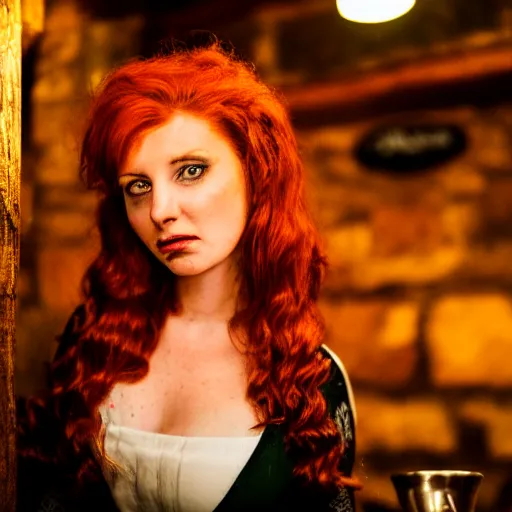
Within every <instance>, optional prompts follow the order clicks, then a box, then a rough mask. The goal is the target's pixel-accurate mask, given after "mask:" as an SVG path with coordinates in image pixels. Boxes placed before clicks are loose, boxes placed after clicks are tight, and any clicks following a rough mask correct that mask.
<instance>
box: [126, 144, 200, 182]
mask: <svg viewBox="0 0 512 512" xmlns="http://www.w3.org/2000/svg"><path fill="white" fill-rule="evenodd" d="M191 160H195V161H198V162H203V163H205V164H207V163H209V159H208V158H207V157H205V156H199V155H196V154H194V152H193V151H191V152H190V153H186V154H185V155H182V156H178V157H176V158H173V159H172V160H170V161H169V165H176V164H180V163H182V162H190V161H191ZM125 176H135V177H142V178H145V177H147V174H145V173H143V172H142V171H139V169H133V170H131V171H130V172H126V173H124V174H122V175H121V176H119V178H118V180H120V179H122V178H124V177H125Z"/></svg>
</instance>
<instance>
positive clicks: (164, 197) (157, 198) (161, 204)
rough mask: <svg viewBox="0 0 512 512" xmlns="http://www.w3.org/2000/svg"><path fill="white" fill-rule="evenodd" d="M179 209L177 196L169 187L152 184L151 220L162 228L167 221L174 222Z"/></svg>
mask: <svg viewBox="0 0 512 512" xmlns="http://www.w3.org/2000/svg"><path fill="white" fill-rule="evenodd" d="M179 213H180V210H179V206H178V201H177V197H176V195H175V194H173V193H172V190H171V187H169V186H167V187H166V186H159V187H157V186H156V185H155V184H153V190H152V204H151V212H150V216H151V220H152V221H153V223H154V224H155V225H156V226H157V227H159V228H162V227H163V226H165V224H167V223H169V222H174V221H175V220H176V219H177V218H178V216H179Z"/></svg>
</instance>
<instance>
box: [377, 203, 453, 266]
mask: <svg viewBox="0 0 512 512" xmlns="http://www.w3.org/2000/svg"><path fill="white" fill-rule="evenodd" d="M441 226H442V224H441V222H440V211H439V209H430V208H428V207H424V206H422V205H419V206H415V205H399V204H397V205H393V204H390V205H381V206H379V207H377V208H376V209H375V210H374V212H373V214H372V231H373V251H372V252H373V255H375V256H377V257H378V258H386V257H393V256H399V255H403V254H430V253H431V252H432V251H433V250H435V249H437V248H438V247H439V246H440V245H441V243H442V241H443V234H442V229H441Z"/></svg>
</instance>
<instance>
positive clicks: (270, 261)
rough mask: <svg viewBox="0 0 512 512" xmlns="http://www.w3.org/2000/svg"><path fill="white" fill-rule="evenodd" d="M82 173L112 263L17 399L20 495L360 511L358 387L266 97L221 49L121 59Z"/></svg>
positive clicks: (201, 507) (136, 506)
mask: <svg viewBox="0 0 512 512" xmlns="http://www.w3.org/2000/svg"><path fill="white" fill-rule="evenodd" d="M81 170H82V177H83V179H84V181H85V183H86V184H87V186H88V187H89V188H90V189H94V190H97V191H99V192H100V194H101V197H100V202H99V210H98V227H99V232H100V235H101V251H100V253H99V255H98V257H97V258H96V260H95V261H94V262H93V263H92V264H91V266H90V267H89V268H88V270H87V272H86V275H85V277H84V286H83V294H84V302H83V304H82V305H81V306H80V307H79V308H78V309H77V310H76V311H75V313H74V314H73V315H72V317H71V319H70V321H69V322H68V325H67V327H66V329H65V331H64V333H63V335H62V336H61V337H60V345H59V349H58V351H57V354H56V357H55V360H54V363H53V365H52V369H51V394H50V396H49V398H48V399H47V400H46V401H44V402H43V401H32V402H30V403H29V404H27V405H26V406H23V405H22V404H21V403H20V405H19V416H20V435H19V447H20V454H21V458H20V482H21V483H20V485H19V488H20V489H22V488H23V486H27V485H30V486H32V489H34V486H35V485H37V487H38V488H39V489H40V491H39V494H44V495H45V496H44V498H43V501H44V499H46V500H48V499H51V500H53V501H54V502H55V503H57V504H58V506H61V507H62V508H63V509H69V510H75V509H79V508H80V507H82V508H83V509H84V510H85V509H87V510H90V507H92V506H100V505H101V506H102V507H107V504H108V506H110V507H112V508H113V509H114V508H115V507H117V508H118V509H120V510H122V511H125V510H126V511H132V510H149V511H151V510H161V509H162V510H181V511H194V512H196V511H197V512H201V511H212V510H215V511H216V512H222V511H228V510H244V511H247V510H308V509H309V510H353V489H354V487H355V486H356V485H357V484H356V482H355V481H354V480H353V479H352V478H351V477H350V474H351V471H352V466H353V459H354V450H355V439H354V412H353V402H352V400H351V392H350V385H349V382H348V380H347V378H346V376H345V374H344V372H343V367H342V365H341V363H340V362H339V360H337V358H336V357H335V356H334V355H333V354H332V353H331V352H330V351H329V350H328V349H327V347H325V346H322V345H321V344H322V336H323V326H322V321H321V317H320V315H319V312H318V309H317V306H316V299H317V297H318V293H319V287H320V283H321V279H322V275H323V272H324V266H325V259H324V256H323V254H322V251H321V249H320V245H319V241H318V235H317V232H316V230H315V228H314V227H313V224H312V222H311V219H310V216H309V214H308V212H307V210H306V207H305V201H304V191H303V168H302V164H301V161H300V159H299V155H298V151H297V146H296V140H295V137H294V135H293V131H292V128H291V125H290V121H289V119H288V116H287V113H286V111H285V109H284V107H283V105H282V103H281V102H280V101H279V99H278V98H277V96H276V95H275V93H273V92H272V91H271V90H270V89H269V88H268V87H267V86H265V85H264V84H263V83H261V82H260V81H259V80H258V79H257V78H256V76H255V74H254V71H253V70H252V69H251V68H250V67H249V66H248V65H246V64H244V63H242V62H240V61H239V60H237V59H236V58H235V57H234V56H233V55H232V53H230V52H228V51H226V50H223V49H222V48H221V46H220V45H219V44H216V43H214V44H212V45H210V46H209V47H206V48H196V49H193V50H182V51H176V52H174V53H173V54H171V55H169V56H159V57H156V58H153V59H150V60H146V61H142V62H132V63H129V64H127V65H125V66H123V67H121V68H120V69H118V70H115V71H114V72H112V73H111V74H110V75H109V76H107V77H106V79H105V80H104V82H103V84H102V85H101V87H100V88H99V91H98V92H97V94H96V97H95V99H94V101H93V104H92V108H91V114H90V119H89V124H88V128H87V131H86V134H85V137H84V141H83V145H82V152H81ZM43 431H44V432H43ZM40 432H42V433H40ZM49 432H51V434H50V435H49V434H48V433H49ZM43 439H44V441H43ZM34 468H36V469H34ZM41 468H43V469H41ZM49 468H58V470H57V469H54V470H50V469H49ZM34 474H36V475H39V476H41V475H43V474H44V475H45V476H46V478H44V479H43V478H40V477H38V478H36V479H35V480H34V479H33V478H32V477H33V475H34ZM27 475H29V476H27ZM36 481H37V484H36V483H35V482H36ZM45 493H46V494H45ZM52 493H53V494H52ZM32 494H33V495H34V496H36V495H37V494H38V493H37V492H33V493H32ZM20 496H21V498H20V500H21V501H20V503H21V502H22V501H23V496H25V495H24V493H23V491H22V492H21V493H20ZM49 496H50V497H49ZM38 500H39V498H37V499H36V498H34V499H32V501H31V502H32V503H38V502H39V501H38ZM26 501H27V504H25V505H24V506H26V508H27V509H28V508H30V506H31V505H29V504H28V501H30V500H26ZM73 507H75V508H73Z"/></svg>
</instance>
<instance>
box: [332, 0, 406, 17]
mask: <svg viewBox="0 0 512 512" xmlns="http://www.w3.org/2000/svg"><path fill="white" fill-rule="evenodd" d="M415 3H416V0H336V6H337V8H338V12H339V13H340V15H341V16H342V17H343V18H345V19H347V20H350V21H355V22H357V23H383V22H385V21H390V20H394V19H395V18H398V17H400V16H403V15H404V14H405V13H407V12H409V11H410V10H411V9H412V8H413V7H414V4H415Z"/></svg>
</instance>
